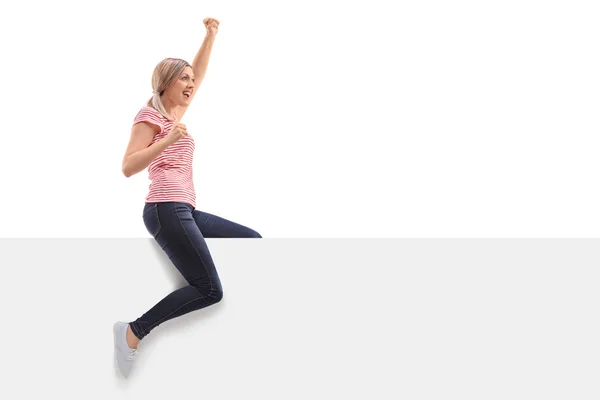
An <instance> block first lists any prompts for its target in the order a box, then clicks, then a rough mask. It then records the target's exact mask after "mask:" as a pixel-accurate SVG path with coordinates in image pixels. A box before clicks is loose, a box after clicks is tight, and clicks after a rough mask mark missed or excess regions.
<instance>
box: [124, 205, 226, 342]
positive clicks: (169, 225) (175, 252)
mask: <svg viewBox="0 0 600 400" xmlns="http://www.w3.org/2000/svg"><path fill="white" fill-rule="evenodd" d="M192 211H193V208H192V207H191V206H190V205H188V204H185V203H173V202H170V203H154V204H152V203H150V204H146V206H145V208H144V223H145V224H146V228H147V229H148V231H149V232H150V233H151V234H152V236H153V237H154V238H155V240H156V241H157V242H158V244H159V245H160V246H161V248H162V249H163V250H164V251H165V252H166V253H167V255H168V257H169V259H170V260H171V261H172V262H173V264H174V265H175V267H176V268H177V269H178V270H179V272H181V274H182V275H183V277H184V278H185V279H186V280H187V281H188V283H189V285H188V286H185V287H182V288H180V289H177V290H175V291H174V292H172V293H171V294H169V295H168V296H166V297H165V298H164V299H162V300H161V301H160V302H158V303H157V304H156V305H155V306H154V307H152V308H151V309H150V310H148V311H147V312H146V313H145V314H144V315H142V316H141V317H139V318H138V319H137V320H135V321H133V322H131V323H130V329H131V331H132V333H133V334H134V335H135V336H136V337H137V338H138V339H140V340H141V339H143V338H144V336H146V335H147V334H148V333H149V332H150V331H151V330H152V329H154V328H155V327H156V326H158V325H159V324H161V323H163V322H165V321H168V320H170V319H172V318H176V317H179V316H181V315H183V314H187V313H189V312H190V311H194V310H198V309H201V308H204V307H207V306H210V305H212V304H215V303H217V302H219V301H220V300H221V299H222V297H223V289H222V287H221V281H220V279H219V276H218V274H217V270H216V268H215V265H214V263H213V260H212V257H211V255H210V252H209V250H208V246H207V245H206V241H205V240H204V237H203V235H202V232H201V231H200V229H199V228H198V225H196V221H195V219H194V216H193V215H192Z"/></svg>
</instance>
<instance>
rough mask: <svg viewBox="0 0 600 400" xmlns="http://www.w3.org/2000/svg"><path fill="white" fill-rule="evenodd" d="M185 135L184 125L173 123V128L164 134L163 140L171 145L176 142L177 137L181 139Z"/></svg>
mask: <svg viewBox="0 0 600 400" xmlns="http://www.w3.org/2000/svg"><path fill="white" fill-rule="evenodd" d="M186 136H187V128H186V126H185V125H184V124H180V123H175V126H173V129H171V132H169V134H168V135H167V136H165V140H166V142H167V143H168V144H169V145H172V144H173V143H177V142H178V141H179V139H183V138H184V137H186Z"/></svg>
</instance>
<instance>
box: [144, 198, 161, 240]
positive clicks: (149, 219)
mask: <svg viewBox="0 0 600 400" xmlns="http://www.w3.org/2000/svg"><path fill="white" fill-rule="evenodd" d="M143 219H144V225H146V229H147V230H148V233H149V234H151V235H152V237H156V235H158V232H160V228H161V225H160V218H159V217H158V204H156V203H146V205H145V206H144V213H143Z"/></svg>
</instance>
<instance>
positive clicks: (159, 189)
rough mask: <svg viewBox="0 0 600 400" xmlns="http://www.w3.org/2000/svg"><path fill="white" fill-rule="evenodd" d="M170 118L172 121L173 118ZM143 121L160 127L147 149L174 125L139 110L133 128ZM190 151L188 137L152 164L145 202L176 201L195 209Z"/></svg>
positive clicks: (149, 111) (148, 109) (191, 143)
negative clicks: (148, 189)
mask: <svg viewBox="0 0 600 400" xmlns="http://www.w3.org/2000/svg"><path fill="white" fill-rule="evenodd" d="M173 117H174V118H175V119H176V115H175V114H173ZM143 121H147V122H149V123H152V124H154V125H158V126H159V127H160V132H159V133H157V134H156V135H154V138H153V139H152V142H150V145H149V146H152V145H153V144H154V143H156V142H157V141H159V140H161V139H162V138H164V137H165V136H167V135H168V134H169V132H171V129H173V125H174V123H173V122H171V121H169V120H167V119H166V118H165V117H163V115H162V114H161V113H159V112H158V111H157V110H155V109H154V108H152V107H143V108H142V109H141V110H140V111H139V112H138V114H137V115H136V117H135V119H134V122H133V124H134V125H135V124H137V123H139V122H143ZM149 146H148V147H149ZM194 148H195V144H194V138H193V137H192V136H191V135H190V134H189V133H188V134H187V135H186V136H185V137H183V138H181V139H179V140H178V141H177V142H175V143H173V144H171V145H170V146H169V147H167V148H166V149H165V150H163V152H162V153H160V154H159V155H158V156H157V157H156V158H155V159H154V160H152V162H151V163H150V165H148V175H149V178H150V181H151V182H150V191H149V193H148V195H147V196H146V202H148V203H160V202H167V201H177V202H182V203H188V204H189V205H191V206H192V207H194V208H196V192H195V190H194V179H193V175H192V161H193V156H194Z"/></svg>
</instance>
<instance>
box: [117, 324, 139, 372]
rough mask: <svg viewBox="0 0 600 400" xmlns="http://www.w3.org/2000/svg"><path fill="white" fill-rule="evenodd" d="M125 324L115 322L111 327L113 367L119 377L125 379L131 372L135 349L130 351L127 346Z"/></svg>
mask: <svg viewBox="0 0 600 400" xmlns="http://www.w3.org/2000/svg"><path fill="white" fill-rule="evenodd" d="M128 325H129V324H127V323H125V322H120V321H119V322H115V324H114V325H113V336H114V340H115V367H116V369H117V372H118V373H119V375H121V376H122V377H123V378H127V377H128V376H129V373H130V372H131V366H132V364H133V360H134V358H135V355H136V354H137V349H132V348H130V347H129V345H128V344H127V326H128Z"/></svg>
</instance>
